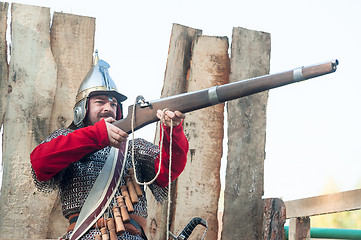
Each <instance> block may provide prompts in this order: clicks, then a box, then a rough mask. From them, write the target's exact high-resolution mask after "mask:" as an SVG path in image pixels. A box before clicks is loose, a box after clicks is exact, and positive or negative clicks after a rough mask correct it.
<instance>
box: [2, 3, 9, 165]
mask: <svg viewBox="0 0 361 240" xmlns="http://www.w3.org/2000/svg"><path fill="white" fill-rule="evenodd" d="M8 9H9V4H8V3H6V2H4V3H3V2H0V128H1V126H2V124H3V121H4V114H5V109H6V97H7V94H8V91H9V88H8V85H9V84H8V81H9V66H8V62H7V53H8V52H7V43H6V30H7V20H8V17H7V16H8ZM0 162H1V161H0Z"/></svg>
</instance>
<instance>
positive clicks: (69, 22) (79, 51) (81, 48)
mask: <svg viewBox="0 0 361 240" xmlns="http://www.w3.org/2000/svg"><path fill="white" fill-rule="evenodd" d="M94 34H95V18H92V17H83V16H77V15H73V14H66V13H59V12H55V13H54V16H53V22H52V25H51V34H50V37H51V50H52V53H53V55H54V59H55V62H56V66H57V82H56V85H57V86H56V92H55V99H54V106H53V109H52V113H51V125H50V128H51V129H50V130H51V131H54V130H56V129H58V128H60V127H68V126H69V125H70V123H71V122H72V121H73V118H74V113H73V107H74V105H75V96H76V94H77V92H78V88H79V86H80V83H81V82H82V81H83V79H84V77H85V75H86V74H87V73H88V71H89V69H90V67H91V65H92V56H93V51H94ZM101 54H102V52H101V51H100V52H99V57H100V58H101Z"/></svg>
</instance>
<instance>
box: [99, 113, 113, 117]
mask: <svg viewBox="0 0 361 240" xmlns="http://www.w3.org/2000/svg"><path fill="white" fill-rule="evenodd" d="M99 117H114V114H112V113H102V114H99Z"/></svg>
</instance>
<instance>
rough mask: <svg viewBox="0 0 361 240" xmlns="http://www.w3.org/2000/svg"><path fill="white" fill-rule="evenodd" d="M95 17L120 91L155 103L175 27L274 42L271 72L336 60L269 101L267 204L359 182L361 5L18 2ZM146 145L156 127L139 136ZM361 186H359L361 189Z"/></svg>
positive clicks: (277, 92)
mask: <svg viewBox="0 0 361 240" xmlns="http://www.w3.org/2000/svg"><path fill="white" fill-rule="evenodd" d="M14 2H18V3H24V4H30V5H37V6H45V7H50V8H51V10H52V11H57V12H65V13H72V14H77V15H85V16H92V17H95V18H96V43H95V47H96V48H97V49H98V50H99V55H100V57H101V58H102V59H104V60H105V61H107V62H108V63H109V64H110V65H111V68H110V69H109V71H110V74H111V76H112V78H113V79H114V80H116V81H117V85H118V89H119V90H120V91H121V92H122V93H123V94H125V95H127V96H128V99H129V100H127V101H126V102H125V107H126V108H127V106H128V105H131V104H133V102H134V99H135V97H136V96H137V95H143V96H144V97H145V98H146V99H148V100H154V99H157V98H159V96H160V93H161V89H162V84H163V79H164V72H165V67H166V60H167V54H168V47H169V40H170V34H171V29H172V24H173V23H178V24H181V25H186V26H189V27H193V28H197V29H201V30H203V35H214V36H228V38H229V42H230V44H231V41H232V37H231V34H232V28H233V27H244V28H247V29H252V30H258V31H264V32H268V33H270V34H271V42H272V45H271V72H270V73H277V72H280V71H287V70H291V69H293V68H296V67H300V66H303V65H311V64H316V63H320V62H324V61H329V60H333V59H336V58H337V59H338V60H339V61H340V65H339V67H338V70H337V72H336V73H333V74H331V75H328V76H323V77H319V78H316V79H312V80H308V81H306V82H302V83H298V84H293V85H290V86H286V87H282V88H279V89H275V90H271V91H270V93H269V102H268V111H267V139H266V160H265V196H266V197H282V198H283V199H285V200H289V199H295V198H301V197H309V196H314V195H319V194H320V193H321V191H322V189H323V188H324V186H325V185H326V181H327V180H328V179H334V180H335V181H336V183H337V184H338V187H339V190H341V191H345V190H351V189H355V188H356V186H357V183H360V182H361V177H359V173H358V172H359V170H360V167H361V163H360V162H361V161H360V160H361V148H360V144H359V142H360V141H359V139H358V138H359V136H360V135H361V127H360V124H359V123H360V122H361V111H360V108H359V103H360V102H361V94H360V93H361V92H360V91H361V82H360V80H361V79H360V76H359V72H358V70H359V69H360V66H359V62H360V60H359V59H360V56H361V16H360V15H361V14H360V10H361V1H357V0H353V1H351V0H349V1H347V0H345V1H334V0H327V1H323V0H318V1H304V0H303V1H280V0H278V1H267V0H264V1H230V0H223V1H209V0H208V1H197V0H192V1H190V0H182V1H180V0H179V1H170V0H168V1H165V0H164V1H159V0H158V1H157V0H156V1H146V0H142V1H104V0H103V1H93V0H91V1H86V2H83V1H69V0H63V1H41V0H32V1H25V0H24V1H20V0H19V1H14ZM136 137H144V138H146V139H148V140H150V141H152V140H153V137H154V126H150V127H146V128H145V129H144V130H143V129H142V130H139V131H137V132H136ZM358 187H361V186H360V184H359V185H358Z"/></svg>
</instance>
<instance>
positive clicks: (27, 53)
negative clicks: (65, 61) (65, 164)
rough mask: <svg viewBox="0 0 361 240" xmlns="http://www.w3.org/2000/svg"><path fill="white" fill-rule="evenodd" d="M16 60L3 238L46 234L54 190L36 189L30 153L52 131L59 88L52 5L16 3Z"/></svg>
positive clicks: (7, 121)
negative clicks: (52, 45) (52, 40)
mask: <svg viewBox="0 0 361 240" xmlns="http://www.w3.org/2000/svg"><path fill="white" fill-rule="evenodd" d="M11 16H12V19H11V61H10V66H9V71H10V74H9V85H10V88H11V89H12V91H11V92H10V93H9V94H8V96H7V102H8V104H7V106H6V114H5V118H4V137H3V161H4V175H3V184H2V189H1V198H0V206H1V208H0V216H1V222H0V237H7V238H9V237H10V238H45V236H46V234H47V228H46V227H44V226H47V224H48V221H49V215H46V213H49V212H50V211H51V208H52V206H53V203H54V201H55V196H56V195H55V194H53V195H52V196H50V197H49V196H47V197H46V198H45V199H44V196H45V195H44V194H42V193H40V192H38V191H37V190H36V189H35V186H34V184H33V180H32V176H31V166H30V161H29V155H30V152H31V151H32V149H33V148H34V147H35V146H36V145H37V144H38V143H40V142H41V141H42V140H43V139H44V138H45V137H46V136H47V135H48V134H49V127H50V126H49V123H50V115H51V109H52V105H53V100H54V94H55V86H56V66H55V62H54V59H53V55H52V53H51V49H50V36H49V29H50V20H51V18H50V9H49V8H44V7H35V6H29V5H22V4H15V3H13V4H12V7H11Z"/></svg>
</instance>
